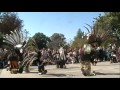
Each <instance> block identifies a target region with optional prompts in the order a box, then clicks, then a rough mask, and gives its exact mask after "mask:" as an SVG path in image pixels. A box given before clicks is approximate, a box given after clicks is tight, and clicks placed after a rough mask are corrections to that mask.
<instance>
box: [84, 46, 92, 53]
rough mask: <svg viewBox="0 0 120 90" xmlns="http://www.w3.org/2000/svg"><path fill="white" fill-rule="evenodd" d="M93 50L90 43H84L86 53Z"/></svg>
mask: <svg viewBox="0 0 120 90" xmlns="http://www.w3.org/2000/svg"><path fill="white" fill-rule="evenodd" d="M91 51H92V47H91V45H90V44H85V45H84V53H85V54H90V53H91Z"/></svg>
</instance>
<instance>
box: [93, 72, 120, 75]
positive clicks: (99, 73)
mask: <svg viewBox="0 0 120 90" xmlns="http://www.w3.org/2000/svg"><path fill="white" fill-rule="evenodd" d="M95 73H96V75H120V73H101V72H95Z"/></svg>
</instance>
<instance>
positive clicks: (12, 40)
mask: <svg viewBox="0 0 120 90" xmlns="http://www.w3.org/2000/svg"><path fill="white" fill-rule="evenodd" d="M10 32H11V34H6V35H5V36H4V42H5V43H7V44H9V45H11V46H13V48H21V47H23V46H25V44H26V39H25V37H24V35H23V32H22V31H21V30H15V31H10Z"/></svg>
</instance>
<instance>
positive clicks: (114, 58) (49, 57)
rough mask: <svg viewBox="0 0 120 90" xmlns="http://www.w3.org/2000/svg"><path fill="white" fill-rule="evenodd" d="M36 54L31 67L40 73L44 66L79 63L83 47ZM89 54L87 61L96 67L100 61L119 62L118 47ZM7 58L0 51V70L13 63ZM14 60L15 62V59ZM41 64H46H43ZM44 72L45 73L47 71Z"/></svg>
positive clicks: (93, 50)
mask: <svg viewBox="0 0 120 90" xmlns="http://www.w3.org/2000/svg"><path fill="white" fill-rule="evenodd" d="M31 52H32V51H31ZM31 52H29V53H31ZM38 52H39V53H38ZM38 52H37V53H38V59H37V60H35V61H34V62H33V64H32V65H37V66H38V71H39V73H41V72H42V71H41V70H44V66H45V65H47V64H49V65H56V68H66V64H74V63H80V62H81V61H82V60H83V59H84V57H83V53H84V47H81V48H80V49H76V48H74V49H65V48H63V47H60V48H59V49H45V48H43V49H41V50H39V51H38ZM91 53H92V54H90V57H89V59H90V61H91V63H92V64H93V65H96V64H97V62H102V61H110V63H117V62H120V47H119V48H112V47H107V48H104V47H95V48H93V49H92V51H91ZM13 55H15V53H13ZM8 56H9V53H8V51H7V50H6V49H4V50H1V55H0V68H6V67H7V66H8V63H9V64H10V62H11V63H15V62H14V60H11V59H10V57H8ZM16 57H17V56H16ZM15 60H17V58H16V59H15ZM9 61H10V62H9ZM18 62H19V61H18ZM43 62H46V63H45V64H44V63H43ZM41 64H43V65H41ZM14 65H16V64H14ZM12 67H14V66H12ZM15 67H16V68H17V69H18V68H19V66H18V65H17V66H15ZM45 72H47V70H46V71H45Z"/></svg>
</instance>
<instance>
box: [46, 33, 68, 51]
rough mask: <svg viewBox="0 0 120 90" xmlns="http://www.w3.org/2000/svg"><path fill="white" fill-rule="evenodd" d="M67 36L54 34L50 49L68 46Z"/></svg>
mask: <svg viewBox="0 0 120 90" xmlns="http://www.w3.org/2000/svg"><path fill="white" fill-rule="evenodd" d="M65 39H66V38H65V36H64V35H63V34H60V33H54V34H53V35H52V36H51V37H50V40H51V42H49V43H48V47H49V48H53V49H58V48H59V47H60V46H64V45H65V44H66V42H65Z"/></svg>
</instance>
